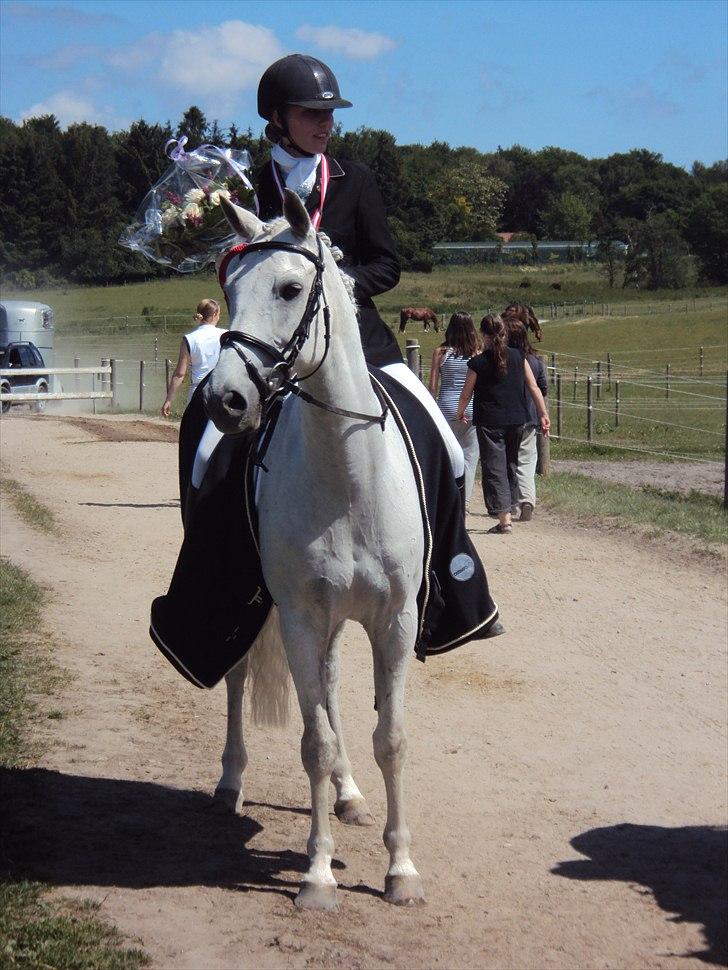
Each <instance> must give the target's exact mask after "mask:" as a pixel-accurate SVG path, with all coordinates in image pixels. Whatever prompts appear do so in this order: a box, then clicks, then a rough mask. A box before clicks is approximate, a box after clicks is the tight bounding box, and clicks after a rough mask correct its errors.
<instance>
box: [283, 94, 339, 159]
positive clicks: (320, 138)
mask: <svg viewBox="0 0 728 970" xmlns="http://www.w3.org/2000/svg"><path fill="white" fill-rule="evenodd" d="M286 126H287V128H288V132H289V134H290V136H291V141H293V142H295V144H296V145H297V146H298V147H299V148H302V149H303V151H305V152H310V154H311V155H316V154H319V153H320V154H323V153H324V152H325V151H326V147H327V145H328V143H329V138H330V136H331V131H332V129H333V127H334V112H333V109H331V108H302V107H301V106H300V105H298V104H292V105H290V106H289V107H288V108H287V109H286Z"/></svg>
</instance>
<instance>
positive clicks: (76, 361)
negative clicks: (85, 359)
mask: <svg viewBox="0 0 728 970" xmlns="http://www.w3.org/2000/svg"><path fill="white" fill-rule="evenodd" d="M73 366H74V367H80V366H81V358H80V357H74V358H73ZM73 387H74V390H76V391H77V390H78V374H74V375H73Z"/></svg>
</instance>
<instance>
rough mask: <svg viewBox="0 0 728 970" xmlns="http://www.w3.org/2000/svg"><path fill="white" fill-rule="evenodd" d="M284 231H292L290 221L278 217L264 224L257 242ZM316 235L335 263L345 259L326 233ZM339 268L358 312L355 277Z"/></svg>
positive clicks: (256, 239)
mask: <svg viewBox="0 0 728 970" xmlns="http://www.w3.org/2000/svg"><path fill="white" fill-rule="evenodd" d="M282 229H290V226H289V224H288V220H287V219H286V218H284V216H277V217H276V218H275V219H271V220H270V221H269V222H264V223H263V228H262V229H261V231H260V233H259V235H257V236H256V237H255V241H256V242H262V241H263V240H266V239H270V238H271V237H272V236H274V235H275V234H276V233H277V232H280V231H281V230H282ZM316 235H317V236H318V238H319V239H320V240H321V242H322V243H323V244H324V246H326V248H327V249H328V250H329V252H330V253H331V255H332V256H333V257H334V261H335V262H336V263H340V262H341V260H342V259H343V258H344V254H343V252H342V251H341V250H340V249H339V247H338V246H334V244H333V243H332V242H331V240H330V239H329V237H328V236H327V235H326V233H325V232H317V233H316ZM337 268H338V270H339V276H340V277H341V280H342V282H343V284H344V289H345V290H346V295H347V296H348V297H349V300H350V301H351V305H352V306H353V307H354V310H357V309H358V307H357V304H356V297H355V295H354V286H355V283H354V279H353V277H351V276H349V274H348V273H345V272H344V270H343V269H342V267H341V266H338V267H337Z"/></svg>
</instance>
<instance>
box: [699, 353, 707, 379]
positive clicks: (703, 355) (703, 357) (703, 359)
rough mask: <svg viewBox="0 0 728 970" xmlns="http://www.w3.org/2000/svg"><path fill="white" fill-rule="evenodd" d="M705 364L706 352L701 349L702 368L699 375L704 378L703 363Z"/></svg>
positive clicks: (700, 367)
mask: <svg viewBox="0 0 728 970" xmlns="http://www.w3.org/2000/svg"><path fill="white" fill-rule="evenodd" d="M704 362H705V350H704V348H703V347H701V348H700V366H699V368H698V373H699V374H700V376H701V377H702V376H703V363H704Z"/></svg>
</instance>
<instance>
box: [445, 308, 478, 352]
mask: <svg viewBox="0 0 728 970" xmlns="http://www.w3.org/2000/svg"><path fill="white" fill-rule="evenodd" d="M442 346H443V347H449V348H450V349H451V350H454V351H455V353H456V354H457V355H458V357H475V355H476V354H478V353H480V337H478V334H477V332H476V330H475V324H474V323H473V318H472V317H471V316H470V314H469V313H465V312H464V311H463V310H460V311H458V313H453V315H452V316H451V317H450V323H448V325H447V330H446V331H445V340H444V341H443V343H442Z"/></svg>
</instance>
